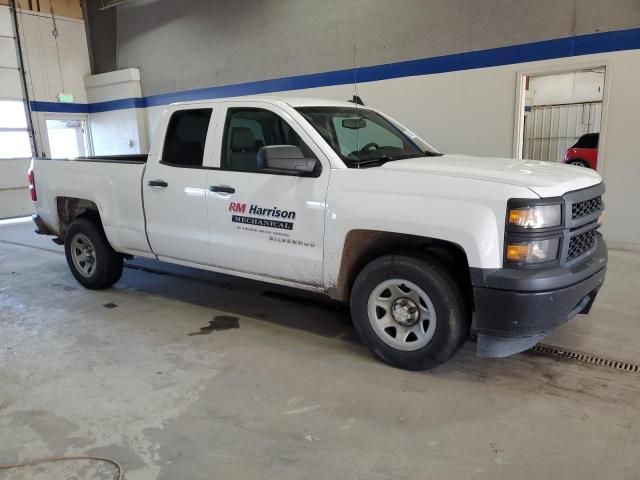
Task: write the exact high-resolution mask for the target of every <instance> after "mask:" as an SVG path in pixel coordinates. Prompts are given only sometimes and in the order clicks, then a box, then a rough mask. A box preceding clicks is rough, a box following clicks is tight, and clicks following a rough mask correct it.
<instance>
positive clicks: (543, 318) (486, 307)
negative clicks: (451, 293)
mask: <svg viewBox="0 0 640 480" xmlns="http://www.w3.org/2000/svg"><path fill="white" fill-rule="evenodd" d="M606 266H607V245H606V243H605V241H604V239H603V238H602V236H601V235H600V234H598V239H597V248H596V251H595V252H594V253H593V254H592V255H591V256H589V257H588V258H587V259H585V260H584V261H582V262H580V263H578V264H576V265H573V266H570V267H566V266H564V267H563V266H558V267H554V268H550V269H535V270H527V269H507V268H503V269H498V270H494V271H480V272H475V274H474V275H473V277H474V280H473V284H474V288H473V294H474V302H475V318H474V320H475V326H476V330H477V334H478V344H477V353H478V355H479V356H485V357H505V356H508V355H512V354H514V353H518V352H522V351H524V350H527V349H529V348H531V347H533V346H534V345H535V344H536V343H538V342H539V341H540V340H542V339H543V338H544V337H545V336H546V335H548V334H549V333H550V332H551V331H552V330H554V329H555V328H556V327H558V326H559V325H562V324H563V323H565V322H567V321H568V320H570V319H571V318H573V317H574V316H576V315H577V314H579V313H589V310H590V309H591V305H592V304H593V301H594V300H595V298H596V295H597V293H598V290H599V289H600V287H601V286H602V283H603V282H604V277H605V272H606Z"/></svg>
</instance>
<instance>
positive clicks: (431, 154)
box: [353, 152, 442, 166]
mask: <svg viewBox="0 0 640 480" xmlns="http://www.w3.org/2000/svg"><path fill="white" fill-rule="evenodd" d="M440 155H442V154H441V153H435V152H428V153H427V152H425V153H409V154H406V155H381V156H379V157H375V158H367V159H366V160H354V161H353V163H354V164H355V165H356V166H360V165H370V164H374V163H379V164H383V163H386V162H393V161H394V160H405V159H407V158H418V157H439V156H440Z"/></svg>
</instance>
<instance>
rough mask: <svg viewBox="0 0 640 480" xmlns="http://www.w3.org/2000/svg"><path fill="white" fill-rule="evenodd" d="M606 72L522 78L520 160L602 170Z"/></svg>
mask: <svg viewBox="0 0 640 480" xmlns="http://www.w3.org/2000/svg"><path fill="white" fill-rule="evenodd" d="M606 74H607V69H606V66H604V65H603V66H594V67H589V68H580V69H576V70H572V71H562V72H557V73H543V74H523V75H521V77H520V81H521V82H520V89H519V102H518V104H519V105H518V110H519V112H518V116H519V119H518V120H519V121H518V123H517V125H518V131H517V145H516V152H515V153H516V155H517V157H518V158H523V159H529V160H542V161H547V162H564V163H571V164H574V165H578V166H583V167H588V168H593V169H594V170H600V167H601V165H600V162H599V161H598V160H599V158H600V157H601V148H600V147H601V144H602V142H601V140H602V139H601V138H600V137H601V134H602V130H603V128H602V127H603V123H604V105H605V82H606V76H607V75H606Z"/></svg>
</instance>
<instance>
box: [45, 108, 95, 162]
mask: <svg viewBox="0 0 640 480" xmlns="http://www.w3.org/2000/svg"><path fill="white" fill-rule="evenodd" d="M46 122H47V139H48V140H49V156H51V157H52V158H77V157H84V156H87V155H91V144H90V141H89V138H90V137H89V132H88V130H87V128H88V127H87V124H88V122H87V119H86V118H84V117H80V118H55V119H51V118H49V119H47V121H46Z"/></svg>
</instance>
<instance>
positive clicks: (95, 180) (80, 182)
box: [32, 155, 150, 255]
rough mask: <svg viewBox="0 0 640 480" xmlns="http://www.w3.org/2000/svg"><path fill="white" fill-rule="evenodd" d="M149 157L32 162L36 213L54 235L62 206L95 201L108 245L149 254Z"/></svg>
mask: <svg viewBox="0 0 640 480" xmlns="http://www.w3.org/2000/svg"><path fill="white" fill-rule="evenodd" d="M146 162H147V155H110V156H101V157H79V158H74V159H51V158H34V159H33V162H32V169H33V172H34V177H35V178H34V180H35V186H36V191H37V196H38V200H37V202H36V211H37V212H38V214H39V215H40V217H41V218H42V220H43V221H44V223H45V225H46V226H47V228H48V229H49V230H50V231H51V232H54V233H58V232H59V231H60V230H59V224H58V219H59V215H60V212H59V211H58V209H59V208H60V205H61V202H65V201H67V199H71V201H73V199H79V200H86V201H90V202H93V203H94V204H95V205H96V206H97V207H98V210H99V211H100V215H101V221H102V225H103V227H104V231H105V233H106V235H107V238H108V239H109V241H110V243H111V245H112V246H113V247H114V248H115V249H116V250H118V251H120V252H123V253H131V254H135V255H145V254H149V252H150V248H149V243H148V241H147V237H146V233H145V220H144V207H143V201H142V184H141V182H142V176H143V174H144V170H145V168H146Z"/></svg>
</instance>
